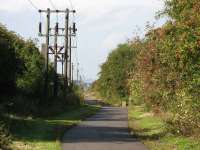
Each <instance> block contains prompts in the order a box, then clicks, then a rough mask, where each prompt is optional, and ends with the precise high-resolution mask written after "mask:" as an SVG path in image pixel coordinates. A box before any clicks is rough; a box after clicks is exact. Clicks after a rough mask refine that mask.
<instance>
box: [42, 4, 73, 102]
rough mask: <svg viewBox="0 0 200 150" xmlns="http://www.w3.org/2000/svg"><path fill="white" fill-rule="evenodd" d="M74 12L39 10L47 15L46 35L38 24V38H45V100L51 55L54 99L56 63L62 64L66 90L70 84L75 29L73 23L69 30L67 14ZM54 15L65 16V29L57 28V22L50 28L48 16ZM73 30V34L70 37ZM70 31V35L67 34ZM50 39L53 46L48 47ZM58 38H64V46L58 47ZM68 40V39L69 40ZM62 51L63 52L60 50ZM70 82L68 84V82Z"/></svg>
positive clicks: (67, 10) (56, 91)
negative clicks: (52, 41) (62, 14)
mask: <svg viewBox="0 0 200 150" xmlns="http://www.w3.org/2000/svg"><path fill="white" fill-rule="evenodd" d="M75 12H76V11H75V10H69V9H66V10H50V9H49V8H48V9H47V10H39V13H40V14H41V13H46V14H47V27H46V34H43V33H42V23H41V22H40V23H39V36H45V37H46V48H45V83H44V86H45V88H44V89H45V91H44V96H45V98H47V97H48V85H49V84H48V81H49V79H48V71H49V70H48V68H49V66H48V65H49V55H53V56H54V59H53V62H54V96H55V97H56V96H57V95H58V74H57V65H58V64H57V63H58V61H59V62H61V63H62V75H64V84H65V87H66V88H67V87H68V85H69V83H70V82H71V76H72V75H71V73H72V70H71V69H72V66H71V61H72V58H71V57H72V56H71V53H72V50H71V49H72V36H75V32H76V27H75V23H74V24H73V25H74V26H73V28H71V27H70V29H69V14H70V13H75ZM51 13H54V14H55V13H56V14H57V15H58V14H59V13H64V14H65V27H64V28H60V27H58V22H56V25H55V28H51V27H50V21H51V20H50V14H51ZM51 30H54V34H51V32H50V31H51ZM60 30H62V31H65V34H60V33H59V31H60ZM71 30H73V31H74V32H73V33H74V34H73V35H72V31H71ZM69 31H70V33H69ZM50 37H54V45H53V46H50V40H49V39H50ZM58 37H64V38H65V44H64V46H58ZM69 38H70V39H69ZM63 49H64V52H62V50H63ZM69 81H70V82H69Z"/></svg>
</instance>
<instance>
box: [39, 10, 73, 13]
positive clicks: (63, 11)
mask: <svg viewBox="0 0 200 150" xmlns="http://www.w3.org/2000/svg"><path fill="white" fill-rule="evenodd" d="M38 11H39V13H47V12H48V10H42V9H39V10H38ZM67 12H69V13H76V10H69V11H67V10H50V13H67Z"/></svg>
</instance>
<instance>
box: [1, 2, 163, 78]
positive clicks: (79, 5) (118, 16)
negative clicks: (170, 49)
mask: <svg viewBox="0 0 200 150" xmlns="http://www.w3.org/2000/svg"><path fill="white" fill-rule="evenodd" d="M31 1H32V3H33V4H34V5H35V6H36V7H37V8H39V9H47V8H51V9H53V6H52V5H51V3H50V1H49V0H31ZM51 1H52V2H53V4H54V5H55V6H54V7H56V8H57V9H66V8H70V9H71V8H74V9H76V11H77V13H76V15H75V18H74V17H73V16H71V17H70V18H71V21H76V22H77V28H78V33H77V50H75V49H73V58H74V59H73V61H74V63H75V64H77V62H79V63H80V65H79V68H80V72H81V74H82V76H83V77H84V79H85V80H95V79H97V78H98V73H99V71H100V66H101V64H102V63H103V62H105V61H106V58H107V56H108V54H109V53H110V52H111V51H112V50H113V49H115V48H116V47H117V45H118V44H120V43H123V42H126V41H127V40H128V39H132V38H133V37H134V33H135V32H136V31H137V32H138V34H139V35H141V36H142V35H144V33H145V26H146V24H147V22H150V23H151V24H153V23H155V26H161V25H162V24H163V23H164V22H165V19H160V20H156V19H155V15H156V13H157V12H158V11H160V10H163V8H164V2H163V0H71V2H72V5H71V4H70V0H51ZM44 18H45V16H44V15H42V16H41V17H40V15H39V13H38V11H37V9H35V8H34V7H33V6H32V5H31V4H30V2H29V0H6V1H5V0H0V23H2V24H4V25H6V26H7V28H8V29H9V30H13V31H15V32H16V33H18V34H19V35H21V36H22V37H24V38H26V39H28V38H32V39H35V38H38V39H39V40H40V42H39V44H40V43H42V39H41V38H40V37H38V22H39V21H40V20H42V22H43V23H44V21H45V20H44ZM55 18H56V17H52V24H53V23H54V22H55V21H56V19H55ZM58 20H59V22H62V21H63V16H61V17H58ZM61 25H62V24H61ZM60 42H61V41H60ZM39 44H38V45H39Z"/></svg>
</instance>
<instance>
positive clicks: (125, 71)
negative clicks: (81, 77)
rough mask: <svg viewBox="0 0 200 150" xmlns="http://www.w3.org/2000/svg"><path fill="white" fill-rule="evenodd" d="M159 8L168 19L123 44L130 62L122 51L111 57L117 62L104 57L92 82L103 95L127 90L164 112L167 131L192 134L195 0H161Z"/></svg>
mask: <svg viewBox="0 0 200 150" xmlns="http://www.w3.org/2000/svg"><path fill="white" fill-rule="evenodd" d="M163 14H164V15H167V16H168V17H169V18H170V19H169V20H168V21H167V22H166V23H165V24H164V25H163V26H162V27H160V28H156V29H152V28H151V29H149V32H148V33H147V34H146V36H145V37H144V38H143V39H138V38H137V40H133V42H132V43H131V46H129V48H128V49H130V50H129V52H130V53H128V52H127V55H129V56H130V57H129V61H132V62H131V63H127V62H126V63H125V65H124V64H123V62H125V61H126V59H125V58H126V57H119V58H116V59H115V60H118V61H114V62H120V63H121V62H122V63H121V64H123V65H121V66H120V65H119V64H117V63H116V64H117V65H113V64H115V63H110V61H111V60H112V57H109V59H108V60H107V62H106V63H105V64H104V65H103V66H102V71H101V74H100V79H99V80H98V81H97V85H99V87H100V90H99V91H101V92H102V91H103V95H105V96H108V95H109V96H110V95H113V94H114V95H120V98H121V97H126V96H129V100H131V101H132V102H133V103H145V104H146V106H148V108H150V109H153V110H154V112H156V113H159V112H161V111H162V112H170V113H171V114H172V116H173V117H172V118H171V119H170V120H169V121H168V123H169V126H170V128H171V130H172V131H173V132H175V133H178V134H184V135H191V134H192V135H194V134H196V133H199V130H200V112H199V110H200V99H199V98H200V90H199V89H200V2H199V0H166V8H165V10H164V12H163ZM131 49H135V51H131ZM126 51H128V50H126ZM117 52H118V51H114V52H113V53H117ZM134 52H136V53H134ZM133 53H134V54H133ZM119 55H122V54H119ZM111 56H112V53H111ZM120 58H121V60H120ZM111 62H112V61H111ZM129 65H130V66H129ZM131 65H132V66H131ZM127 66H128V68H127ZM129 69H132V70H131V71H130V70H129ZM115 70H117V71H115ZM129 75H130V77H128V76H129ZM116 79H118V80H116ZM126 81H127V82H126ZM98 82H100V83H98ZM121 83H123V84H121ZM124 83H125V84H126V85H127V86H128V88H129V92H127V91H126V90H125V91H126V92H122V93H123V94H121V91H123V90H124V89H126V88H125V87H127V86H126V85H125V84H124ZM120 85H123V86H120ZM116 89H117V90H116ZM116 93H117V94H116Z"/></svg>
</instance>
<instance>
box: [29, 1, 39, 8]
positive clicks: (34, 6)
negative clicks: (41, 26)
mask: <svg viewBox="0 0 200 150" xmlns="http://www.w3.org/2000/svg"><path fill="white" fill-rule="evenodd" d="M28 1H29V3H30V4H31V5H32V7H33V8H35V9H37V10H39V9H38V8H37V6H36V5H35V4H34V3H33V2H32V1H31V0H28Z"/></svg>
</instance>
